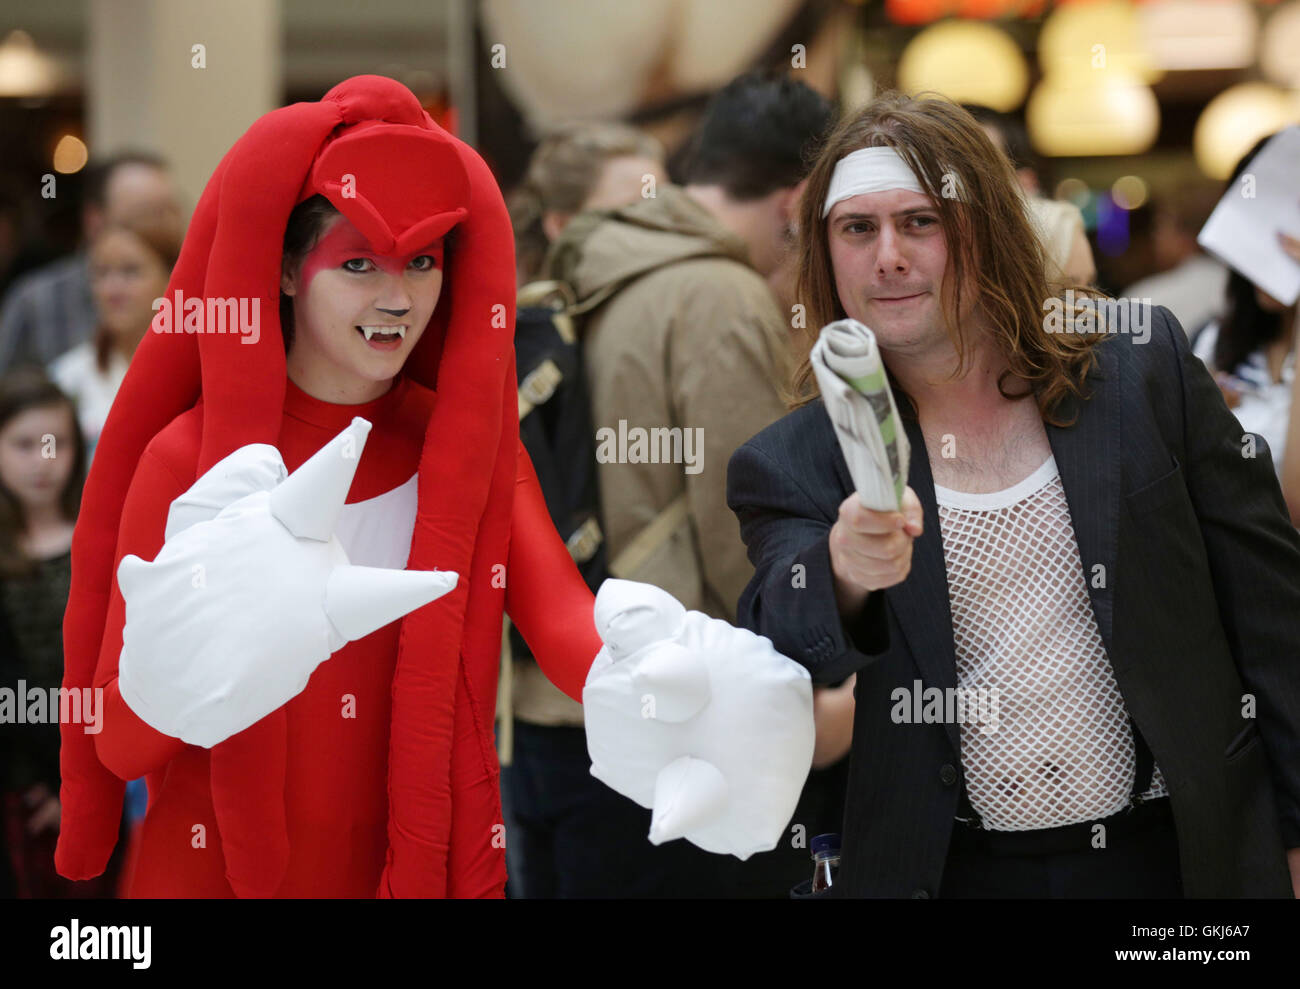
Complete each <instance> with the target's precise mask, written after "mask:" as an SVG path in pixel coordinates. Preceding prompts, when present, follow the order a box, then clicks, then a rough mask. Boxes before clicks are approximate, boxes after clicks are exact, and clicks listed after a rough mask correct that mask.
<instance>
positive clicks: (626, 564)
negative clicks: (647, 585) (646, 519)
mask: <svg viewBox="0 0 1300 989" xmlns="http://www.w3.org/2000/svg"><path fill="white" fill-rule="evenodd" d="M687 508H688V505H687V500H686V492H684V491H683V492H682V493H681V494H679V495H678V496H677V497H676V498H674V499H673V500H672V501H670V502H669V503H668V505H667V507H665V508H664V510H663V511H661V512H660V513H659V514H658V515H656V516H655V517H654V518H653V519H651V520H650V523H649V524H648V525H647V526H646V527H645V528H644V529H642V530H641V531H640V532H638V533H637V534H636V536H634V537H633V539H632V541H631V542H630V543H628V544H627V546H625V547H624V548H623V552H621V553H619V554H618V556H616V557H615V558H614V559H613V561H612V562H611V563H610V564H609V572H610V574H612V575H613V576H615V577H619V578H624V579H631V575H632V574H635V573H636V572H637V571H638V570H640V569H641V567H642V566H644V565H645V562H646V561H647V560H648V559H650V557H651V556H652V555H654V552H655V551H656V550H657V549H659V547H660V546H662V545H663V544H664V543H665V542H667V541H668V537H670V536H671V535H672V534H673V533H674V532H676V531H677V529H678V527H679V526H680V525H681V524H682V523H683V522H685V521H686V517H687Z"/></svg>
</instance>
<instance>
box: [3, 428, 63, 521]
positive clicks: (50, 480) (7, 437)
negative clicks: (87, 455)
mask: <svg viewBox="0 0 1300 989" xmlns="http://www.w3.org/2000/svg"><path fill="white" fill-rule="evenodd" d="M75 429H76V424H75V422H74V421H73V418H72V409H71V408H70V407H69V406H68V405H66V404H63V403H59V404H57V405H38V406H36V407H35V408H31V409H27V410H25V411H23V412H20V413H18V415H16V416H14V417H13V418H12V419H10V420H9V421H8V422H7V423H6V424H5V426H4V428H3V429H0V484H3V485H4V486H5V487H6V488H7V489H8V490H9V491H10V492H11V493H12V494H13V495H14V497H16V498H17V499H18V501H19V502H20V503H21V504H22V505H23V507H24V508H26V509H27V510H29V511H31V510H33V509H38V508H45V507H48V506H50V505H54V504H57V503H58V501H59V498H60V497H62V495H63V489H64V488H65V487H66V486H67V484H68V478H69V476H71V474H72V465H73V461H74V460H75V459H76V452H77V447H76V439H75V434H74V430H75Z"/></svg>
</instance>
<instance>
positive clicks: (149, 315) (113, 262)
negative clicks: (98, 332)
mask: <svg viewBox="0 0 1300 989" xmlns="http://www.w3.org/2000/svg"><path fill="white" fill-rule="evenodd" d="M168 275H169V272H168V271H167V266H166V265H165V264H164V263H163V260H162V259H161V258H160V257H158V255H157V254H155V253H154V252H153V250H152V249H150V247H149V246H148V245H147V244H146V243H145V242H144V241H143V240H141V239H140V238H139V237H138V236H136V235H135V234H133V233H131V231H129V230H123V229H122V228H120V227H112V228H109V229H108V230H106V231H105V232H104V233H103V234H101V235H100V236H99V238H98V239H96V241H95V243H94V245H93V246H92V247H91V249H90V290H91V294H92V295H93V296H94V298H95V308H96V310H97V311H98V313H99V319H100V322H101V323H103V325H104V327H105V328H106V329H107V330H108V331H109V333H111V334H112V335H113V337H114V339H120V340H123V341H129V340H138V339H139V338H140V337H142V336H143V335H144V334H145V331H147V330H148V329H149V323H150V321H151V320H152V319H153V314H154V309H153V301H154V299H157V298H160V297H162V296H163V295H165V294H166V292H167V278H168Z"/></svg>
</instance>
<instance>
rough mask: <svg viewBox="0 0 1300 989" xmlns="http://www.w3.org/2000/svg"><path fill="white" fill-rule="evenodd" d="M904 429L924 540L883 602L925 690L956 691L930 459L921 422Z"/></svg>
mask: <svg viewBox="0 0 1300 989" xmlns="http://www.w3.org/2000/svg"><path fill="white" fill-rule="evenodd" d="M903 427H904V429H906V430H907V440H908V443H910V444H911V463H910V465H909V468H908V472H907V483H908V486H909V487H911V489H912V490H913V491H915V492H916V496H917V497H918V498H920V499H921V506H922V508H923V509H924V510H925V521H924V528H923V530H922V532H921V536H920V538H918V539H917V540H916V541H915V542H914V543H913V544H912V570H911V572H910V573H909V574H908V575H907V579H906V580H904V581H903V582H902V583H901V584H899V585H897V586H896V587H891V588H889V589H888V590H887V591H885V598H886V600H887V601H888V602H889V606H890V607H891V608H892V609H893V612H894V617H895V618H896V619H897V620H898V624H899V626H900V627H901V628H902V630H903V635H904V636H906V637H907V644H908V646H909V647H910V649H911V653H912V659H913V661H914V662H915V663H916V666H917V669H918V670H919V671H920V674H921V681H922V683H923V684H924V686H925V687H926V688H929V687H939V688H941V689H943V688H947V687H955V686H957V656H956V652H955V651H954V648H953V635H952V612H951V610H950V609H949V606H948V570H947V567H946V566H945V565H944V562H943V537H942V534H941V533H940V531H939V507H938V505H937V503H936V502H935V500H934V477H933V475H932V474H931V473H930V456H929V454H928V453H927V451H926V449H925V438H924V437H923V436H922V435H921V426H920V423H918V422H917V421H916V420H914V419H907V418H904V419H903ZM906 686H908V687H911V684H907V685H906ZM913 703H914V704H915V703H919V701H913ZM943 727H944V730H945V731H946V732H947V733H948V740H949V741H950V742H951V743H952V747H953V751H954V752H960V751H961V747H960V744H959V741H958V727H957V725H950V724H945V725H944V726H943Z"/></svg>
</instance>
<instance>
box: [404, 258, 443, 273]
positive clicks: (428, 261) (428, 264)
mask: <svg viewBox="0 0 1300 989" xmlns="http://www.w3.org/2000/svg"><path fill="white" fill-rule="evenodd" d="M437 266H438V261H437V259H436V258H435V257H434V256H433V255H432V254H421V255H420V256H419V257H418V258H412V259H411V263H410V265H409V266H408V267H411V268H414V269H415V270H416V271H431V270H433V269H434V268H436V267H437Z"/></svg>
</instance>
